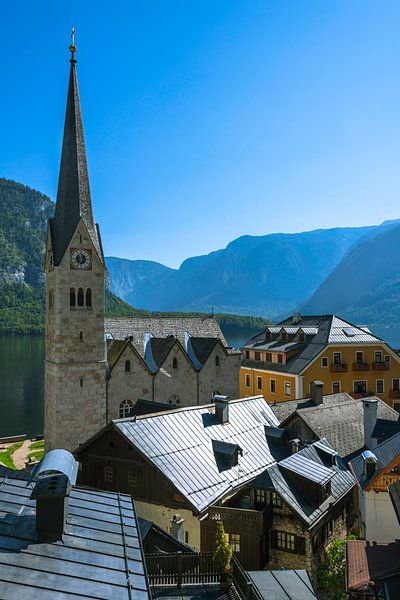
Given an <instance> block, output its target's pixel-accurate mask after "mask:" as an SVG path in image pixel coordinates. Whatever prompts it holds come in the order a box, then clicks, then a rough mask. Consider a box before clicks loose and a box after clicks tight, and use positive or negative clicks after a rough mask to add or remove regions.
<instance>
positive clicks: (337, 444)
mask: <svg viewBox="0 0 400 600" xmlns="http://www.w3.org/2000/svg"><path fill="white" fill-rule="evenodd" d="M377 400H378V417H379V418H382V419H388V420H390V421H397V420H398V418H399V414H398V413H397V411H395V410H394V409H393V408H391V407H390V406H388V405H387V404H386V403H385V402H383V400H380V399H379V398H377ZM287 405H290V406H287ZM271 408H272V410H273V412H274V414H275V416H276V417H277V418H278V419H279V420H280V422H281V423H284V421H285V420H286V419H288V418H289V417H290V415H291V414H293V412H295V413H296V415H297V416H298V417H299V418H301V419H302V420H303V421H304V422H305V423H306V424H307V425H308V427H309V428H310V429H311V430H312V431H313V432H314V434H315V435H316V436H317V437H318V438H321V437H326V438H327V439H328V440H329V442H330V443H331V444H332V446H333V447H334V449H335V450H336V451H337V452H338V453H339V454H340V456H342V457H343V458H346V457H347V458H350V457H351V456H352V455H354V453H359V452H360V450H361V449H362V448H363V447H364V410H363V403H362V400H353V398H352V397H351V396H350V395H349V394H346V393H341V394H331V395H329V396H324V397H323V403H322V404H320V405H318V406H315V405H314V404H313V403H312V402H311V400H309V399H306V400H294V401H291V402H281V403H279V404H276V405H274V404H272V405H271ZM303 441H305V440H303Z"/></svg>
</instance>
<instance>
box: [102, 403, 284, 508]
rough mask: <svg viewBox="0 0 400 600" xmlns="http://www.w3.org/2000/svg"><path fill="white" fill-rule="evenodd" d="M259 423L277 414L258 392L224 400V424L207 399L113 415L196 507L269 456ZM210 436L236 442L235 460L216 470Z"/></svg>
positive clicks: (241, 481)
mask: <svg viewBox="0 0 400 600" xmlns="http://www.w3.org/2000/svg"><path fill="white" fill-rule="evenodd" d="M264 425H277V419H276V418H275V416H274V414H273V412H272V411H271V409H270V407H269V406H268V404H267V403H266V402H265V400H264V398H263V397H257V398H246V399H244V400H237V401H232V402H230V403H229V423H228V424H225V425H222V424H220V423H219V422H218V421H217V420H216V417H215V415H214V406H213V405H209V406H200V407H189V408H184V409H179V410H175V411H170V412H165V413H162V414H159V415H154V416H150V417H139V418H137V419H136V421H133V420H130V419H121V420H116V421H113V426H114V427H116V428H117V430H118V431H119V432H120V433H121V434H122V435H123V436H124V437H125V438H126V439H127V440H128V441H129V443H131V444H132V445H133V446H134V447H136V448H137V449H138V450H139V451H140V452H141V453H142V454H143V455H144V456H145V457H146V458H147V459H148V460H149V461H150V462H152V463H153V464H154V465H155V466H156V467H157V468H158V469H160V471H162V473H163V474H164V475H165V477H167V478H168V479H169V480H170V481H171V482H172V483H173V485H174V486H175V487H176V488H177V489H178V490H179V491H180V493H181V494H182V495H183V496H184V497H185V498H186V499H187V500H188V501H189V502H190V503H191V504H192V506H193V507H194V508H195V509H196V510H197V511H199V512H202V511H204V510H206V509H207V507H208V506H210V505H211V504H213V503H214V502H215V501H216V500H217V499H218V498H221V497H223V496H225V495H226V494H228V493H230V492H232V491H233V490H234V489H236V488H237V487H239V486H241V485H243V484H244V483H246V482H247V481H250V480H251V479H253V478H254V477H256V476H257V475H258V474H259V473H261V472H262V471H263V470H265V468H266V467H267V466H268V465H269V464H272V463H273V462H275V460H274V458H273V456H272V454H271V451H270V449H269V446H268V442H267V440H266V436H265V431H264ZM213 440H217V441H226V442H228V443H230V444H237V445H238V446H240V448H241V449H242V450H243V456H241V457H240V458H239V465H238V466H234V467H232V468H231V469H227V470H224V471H219V469H218V465H217V461H216V458H215V455H214V451H213Z"/></svg>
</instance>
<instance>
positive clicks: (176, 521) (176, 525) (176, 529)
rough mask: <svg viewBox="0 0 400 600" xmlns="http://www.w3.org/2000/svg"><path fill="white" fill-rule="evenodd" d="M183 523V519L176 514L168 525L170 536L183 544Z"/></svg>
mask: <svg viewBox="0 0 400 600" xmlns="http://www.w3.org/2000/svg"><path fill="white" fill-rule="evenodd" d="M184 522H185V519H182V517H181V515H180V514H179V513H176V514H175V515H174V516H173V517H172V519H171V521H170V523H171V535H172V537H174V538H175V539H176V540H177V541H178V542H184V541H185V537H184V531H183V524H184Z"/></svg>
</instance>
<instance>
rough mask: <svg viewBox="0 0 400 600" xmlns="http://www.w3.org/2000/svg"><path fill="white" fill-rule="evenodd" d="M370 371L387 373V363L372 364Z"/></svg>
mask: <svg viewBox="0 0 400 600" xmlns="http://www.w3.org/2000/svg"><path fill="white" fill-rule="evenodd" d="M372 370H373V371H388V370H389V363H388V362H373V363H372Z"/></svg>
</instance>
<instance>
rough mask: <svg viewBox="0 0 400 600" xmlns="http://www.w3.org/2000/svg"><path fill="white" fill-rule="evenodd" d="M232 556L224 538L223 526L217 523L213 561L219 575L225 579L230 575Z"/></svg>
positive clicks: (219, 522) (221, 523)
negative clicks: (218, 570) (217, 567)
mask: <svg viewBox="0 0 400 600" xmlns="http://www.w3.org/2000/svg"><path fill="white" fill-rule="evenodd" d="M232 554H233V550H232V548H231V546H230V544H229V542H228V540H227V538H226V534H225V529H224V524H223V522H222V521H217V530H216V533H215V552H214V560H215V561H216V563H217V564H218V566H219V568H220V569H221V573H222V574H224V575H225V576H227V577H230V576H231V575H232Z"/></svg>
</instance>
